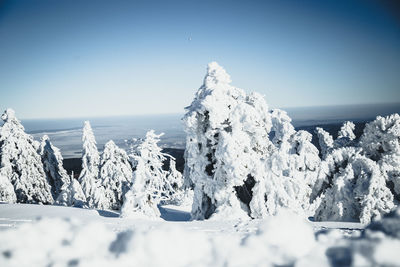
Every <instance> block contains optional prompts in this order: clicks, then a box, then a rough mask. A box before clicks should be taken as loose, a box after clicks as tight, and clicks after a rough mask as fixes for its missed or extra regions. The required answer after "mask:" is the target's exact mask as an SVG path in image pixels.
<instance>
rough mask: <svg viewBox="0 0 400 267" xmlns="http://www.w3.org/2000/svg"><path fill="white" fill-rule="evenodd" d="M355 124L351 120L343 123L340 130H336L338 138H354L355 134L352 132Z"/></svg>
mask: <svg viewBox="0 0 400 267" xmlns="http://www.w3.org/2000/svg"><path fill="white" fill-rule="evenodd" d="M355 128H356V126H355V125H354V123H353V122H351V121H346V122H345V123H343V125H342V127H341V128H340V131H339V132H338V138H348V139H349V140H354V139H355V138H356V135H355V134H354V129H355Z"/></svg>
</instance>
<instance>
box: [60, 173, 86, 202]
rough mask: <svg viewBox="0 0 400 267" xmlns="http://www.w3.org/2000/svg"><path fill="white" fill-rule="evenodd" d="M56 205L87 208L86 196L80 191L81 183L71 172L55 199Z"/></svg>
mask: <svg viewBox="0 0 400 267" xmlns="http://www.w3.org/2000/svg"><path fill="white" fill-rule="evenodd" d="M56 204H57V205H63V206H69V207H77V208H87V204H86V197H85V194H84V193H83V191H82V187H81V184H80V183H79V182H78V181H77V180H76V179H75V178H74V176H73V174H72V175H71V176H70V177H69V182H68V183H65V184H64V185H63V186H62V187H61V191H60V194H58V197H57V199H56Z"/></svg>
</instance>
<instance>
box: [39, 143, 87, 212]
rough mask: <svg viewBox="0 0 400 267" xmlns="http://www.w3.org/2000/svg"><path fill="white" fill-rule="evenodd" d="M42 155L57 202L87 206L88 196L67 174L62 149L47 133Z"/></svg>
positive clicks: (65, 204) (63, 204)
mask: <svg viewBox="0 0 400 267" xmlns="http://www.w3.org/2000/svg"><path fill="white" fill-rule="evenodd" d="M40 155H41V157H42V162H43V167H44V171H45V173H46V175H47V180H48V181H49V183H50V186H51V192H52V195H53V198H54V199H55V203H56V204H57V205H62V206H75V207H83V206H85V202H86V198H85V196H84V194H83V191H82V188H81V186H80V184H79V182H78V181H76V180H75V179H74V178H73V177H70V176H69V175H68V174H67V171H66V170H65V169H64V167H63V158H62V156H61V153H60V150H59V149H58V148H57V147H55V146H54V145H53V144H52V143H51V142H50V139H49V137H48V136H47V135H45V136H43V138H42V143H41V145H40Z"/></svg>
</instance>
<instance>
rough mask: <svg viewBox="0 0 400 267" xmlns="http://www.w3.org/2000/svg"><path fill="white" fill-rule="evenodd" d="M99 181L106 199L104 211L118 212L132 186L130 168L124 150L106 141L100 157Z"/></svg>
mask: <svg viewBox="0 0 400 267" xmlns="http://www.w3.org/2000/svg"><path fill="white" fill-rule="evenodd" d="M99 175H100V180H101V184H102V186H103V187H104V195H105V198H106V199H107V201H106V206H104V207H102V208H104V209H113V210H119V209H120V208H121V206H122V203H123V197H124V195H125V193H126V192H127V191H128V190H129V188H130V187H131V184H132V168H131V165H130V163H129V157H128V155H127V153H126V152H125V150H123V149H121V148H119V147H118V146H117V145H116V144H115V143H114V142H113V141H108V142H107V143H106V144H105V146H104V150H103V153H102V155H101V161H100V174H99Z"/></svg>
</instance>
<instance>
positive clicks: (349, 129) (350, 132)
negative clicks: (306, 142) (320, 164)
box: [315, 121, 356, 159]
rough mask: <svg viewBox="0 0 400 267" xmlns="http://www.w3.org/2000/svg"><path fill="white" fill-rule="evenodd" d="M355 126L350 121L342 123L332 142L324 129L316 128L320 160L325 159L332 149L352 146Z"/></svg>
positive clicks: (331, 138)
mask: <svg viewBox="0 0 400 267" xmlns="http://www.w3.org/2000/svg"><path fill="white" fill-rule="evenodd" d="M354 129H355V125H354V123H353V122H351V121H346V122H344V123H343V125H342V127H341V128H340V130H339V132H338V137H337V138H336V140H333V137H332V136H331V135H330V134H329V133H328V132H326V131H325V130H324V129H322V128H320V127H317V128H316V131H315V132H316V133H317V136H318V142H319V146H320V148H321V155H322V158H323V159H325V158H326V156H327V155H328V154H329V153H331V152H332V151H333V150H334V149H337V148H342V147H348V146H354V145H355V143H354V140H355V138H356V136H355V134H354Z"/></svg>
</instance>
